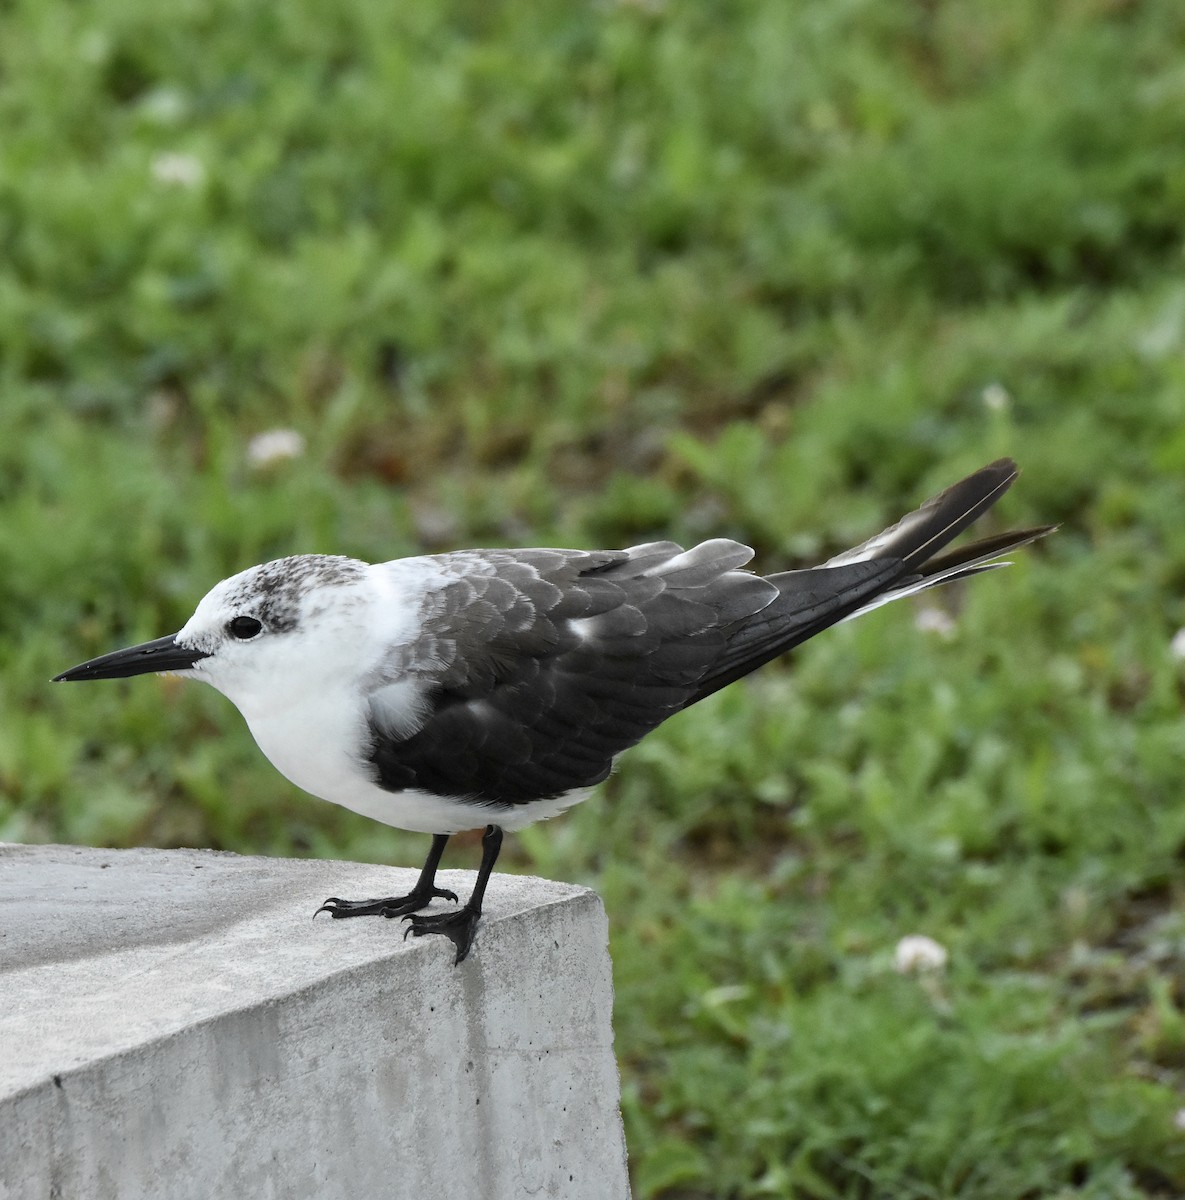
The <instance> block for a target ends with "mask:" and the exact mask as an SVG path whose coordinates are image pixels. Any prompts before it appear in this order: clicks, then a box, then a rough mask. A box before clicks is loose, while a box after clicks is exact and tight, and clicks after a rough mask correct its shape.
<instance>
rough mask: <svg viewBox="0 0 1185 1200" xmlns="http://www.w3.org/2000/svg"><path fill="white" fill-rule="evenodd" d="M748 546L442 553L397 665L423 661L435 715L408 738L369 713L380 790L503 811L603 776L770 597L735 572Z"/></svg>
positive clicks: (759, 583) (680, 702)
mask: <svg viewBox="0 0 1185 1200" xmlns="http://www.w3.org/2000/svg"><path fill="white" fill-rule="evenodd" d="M751 553H752V552H751V551H749V550H748V549H747V548H745V547H742V546H739V545H738V544H737V543H735V542H725V541H718V542H712V543H704V544H703V545H702V546H699V547H696V548H695V549H694V550H692V551H684V550H683V549H682V548H681V547H679V546H676V545H674V544H673V543H657V544H654V545H649V546H643V547H637V548H636V549H634V550H622V551H604V552H600V553H587V552H582V551H568V550H520V551H500V550H499V551H472V552H466V553H461V554H455V555H441V556H439V557H438V558H437V560H436V561H437V562H438V563H439V564H440V565H441V566H443V567H444V569H445V570H446V572H447V573H448V574H449V576H451V579H450V581H449V582H448V583H447V584H446V585H445V586H444V587H443V588H440V589H438V590H437V591H436V592H434V593H433V595H432V596H431V597H429V599H428V601H427V602H426V610H425V612H424V614H423V616H424V627H425V630H426V631H427V632H426V633H425V635H424V636H422V637H421V639H420V640H419V642H417V643H416V644H415V645H413V646H411V647H408V648H406V651H405V652H404V653H403V654H401V655H400V660H401V662H400V667H399V670H400V673H403V674H406V673H407V672H408V671H410V670H414V666H413V664H415V663H417V662H418V663H428V664H431V666H430V669H429V670H428V671H427V672H426V673H425V675H424V676H423V679H424V682H425V683H426V684H427V685H428V686H429V697H428V705H427V708H428V711H427V713H426V715H425V718H424V720H423V723H422V725H421V726H420V728H419V729H418V730H417V731H416V732H414V733H412V734H411V736H408V737H399V736H398V735H397V734H395V733H393V732H392V731H391V730H390V729H385V728H383V726H382V723H381V721H379V720H377V719H372V732H373V734H374V743H373V748H372V751H371V760H372V762H373V763H374V765H375V767H376V768H377V771H378V777H379V780H380V782H381V784H382V786H384V787H386V788H390V789H392V790H399V789H402V788H421V789H423V790H426V791H430V792H434V793H437V794H441V795H448V796H457V797H468V798H472V799H474V800H479V801H483V802H485V803H494V804H508V805H511V804H520V803H525V802H527V801H530V800H537V799H541V798H544V797H548V796H558V795H561V794H563V793H564V792H567V791H570V790H571V789H573V788H578V787H588V786H591V785H592V784H595V783H599V782H600V781H601V780H603V779H604V778H605V777H606V776H607V775H608V774H609V771H610V769H611V767H612V763H613V759H614V757H615V756H616V755H617V754H619V753H620V752H621V751H622V750H624V749H625V748H626V747H627V746H631V745H633V744H634V743H635V742H636V741H638V739H639V738H641V737H642V736H643V735H644V734H646V733H648V732H649V731H650V730H651V729H653V728H654V727H655V726H656V725H659V724H661V723H662V722H663V721H664V720H666V718H667V717H669V716H670V715H671V714H672V713H675V712H677V711H678V710H679V709H681V708H683V707H684V706H685V705H686V704H687V702H688V700H689V698H690V697H691V696H692V695H693V694H694V691H695V688H696V685H697V684H698V682H699V680H700V679H701V678H702V677H703V676H704V675H705V674H706V673H707V672H708V671H709V670H710V669H711V667H712V664H713V663H714V662H716V661H717V659H718V658H719V655H720V653H721V651H722V650H723V648H724V647H725V645H726V642H727V635H728V631H729V630H730V629H731V628H732V627H734V626H735V625H736V624H737V623H739V622H743V621H745V620H748V619H749V618H751V617H752V616H753V615H754V614H755V613H757V612H759V611H760V610H761V609H762V608H764V607H765V606H766V605H768V604H769V603H770V602H771V601H772V600H773V599H775V598H776V597H777V590H776V588H775V587H773V586H772V585H771V584H768V583H766V582H765V581H764V580H762V579H761V578H760V577H759V576H756V575H752V574H749V573H747V572H741V571H736V570H734V569H733V568H734V565H735V564H738V563H741V562H745V561H747V560H748V558H749V557H750V555H751Z"/></svg>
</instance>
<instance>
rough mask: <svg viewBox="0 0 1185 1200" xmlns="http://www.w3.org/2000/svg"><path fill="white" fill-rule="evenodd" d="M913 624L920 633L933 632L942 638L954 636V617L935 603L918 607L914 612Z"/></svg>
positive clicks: (947, 638)
mask: <svg viewBox="0 0 1185 1200" xmlns="http://www.w3.org/2000/svg"><path fill="white" fill-rule="evenodd" d="M913 626H914V628H915V629H917V630H918V631H919V632H921V633H933V634H935V635H936V636H937V637H940V638H943V639H944V640H949V639H950V638H952V637H954V636H955V621H954V618H953V617H952V616H951V615H950V613H948V612H947V611H946V610H945V609H941V608H939V607H938V606H937V605H935V604H926V605H923V606H922V607H921V608H919V609H918V610H917V612H916V613H915V614H914V618H913Z"/></svg>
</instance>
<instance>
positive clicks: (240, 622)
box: [226, 617, 263, 642]
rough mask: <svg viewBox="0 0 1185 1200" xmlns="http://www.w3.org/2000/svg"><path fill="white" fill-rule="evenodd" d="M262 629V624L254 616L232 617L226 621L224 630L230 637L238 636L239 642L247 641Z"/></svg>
mask: <svg viewBox="0 0 1185 1200" xmlns="http://www.w3.org/2000/svg"><path fill="white" fill-rule="evenodd" d="M261 629H263V624H262V622H260V621H257V620H256V619H255V618H254V617H232V618H231V620H229V621H228V622H227V623H226V630H227V632H228V633H229V634H230V636H231V637H235V638H238V639H239V641H240V642H249V641H250V640H251V639H252V638H253V637H255V635H256V634H257V633H259V632H260V630H261Z"/></svg>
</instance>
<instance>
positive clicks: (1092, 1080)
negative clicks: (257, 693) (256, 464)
mask: <svg viewBox="0 0 1185 1200" xmlns="http://www.w3.org/2000/svg"><path fill="white" fill-rule="evenodd" d="M1183 51H1185V9H1182V8H1181V6H1180V5H1179V4H1178V3H1177V2H1176V0H1144V2H1140V3H1124V2H1121V0H1058V2H1055V3H1050V2H1049V0H1001V2H999V3H996V4H992V5H976V4H971V3H965V2H958V0H934V2H932V3H920V2H918V3H912V2H907V0H892V2H891V3H884V2H883V0H882V2H879V3H876V2H873V0H852V2H849V3H836V2H835V0H802V2H800V3H786V2H785V0H737V2H736V3H732V4H702V5H691V4H676V3H674V2H673V0H665V2H664V0H634V2H630V3H626V2H624V0H621V2H618V3H611V2H609V0H605V2H603V3H598V4H588V5H570V4H558V3H554V4H553V3H546V2H544V3H530V4H528V3H524V2H518V3H516V2H511V3H506V4H500V5H488V4H477V3H470V4H466V3H460V2H457V3H439V4H432V5H391V4H387V3H381V2H380V0H334V3H328V2H327V0H291V2H290V3H286V4H283V5H275V4H268V5H264V4H260V3H255V2H253V0H249V2H248V3H241V2H239V0H235V2H234V3H231V2H230V0H215V2H214V3H210V2H209V0H202V3H197V2H196V0H183V2H182V3H179V4H175V5H171V6H169V7H168V8H167V9H162V8H161V7H160V6H159V5H155V4H149V3H147V2H145V0H108V2H107V3H105V4H97V3H94V2H91V3H86V2H83V3H70V4H67V3H65V2H64V0H51V2H49V3H44V2H36V3H35V2H33V0H14V2H13V3H11V4H8V5H6V6H4V8H3V10H2V11H0V127H2V128H3V130H4V134H3V136H2V137H0V247H2V250H3V262H4V268H3V270H2V271H0V382H2V389H3V390H2V392H0V677H2V678H3V686H2V688H0V837H3V838H7V839H10V840H27V841H40V840H63V841H76V842H85V843H94V844H102V845H133V844H154V845H163V846H172V845H202V846H214V847H221V848H229V849H235V850H240V851H245V852H253V853H270V854H319V855H320V854H324V855H329V854H332V855H343V856H351V857H357V858H364V859H373V860H378V861H394V862H401V863H406V864H414V863H418V861H419V860H420V858H421V856H422V854H423V851H424V844H423V839H422V838H416V837H413V836H411V835H405V834H402V833H399V832H398V831H393V830H388V829H385V828H383V827H380V826H377V825H375V824H373V823H370V822H367V821H365V820H363V819H362V818H356V817H355V816H353V815H352V814H350V813H346V812H342V811H337V810H334V809H331V808H330V807H329V806H327V805H324V804H321V803H319V802H316V801H313V800H310V799H308V798H306V797H303V796H300V795H298V794H296V793H295V792H294V790H293V789H292V788H290V787H289V786H288V785H287V784H285V783H284V781H283V780H282V779H280V778H279V776H278V775H277V774H276V773H275V772H274V771H273V770H272V769H271V768H270V767H269V766H268V765H267V764H266V762H264V761H263V760H262V758H261V756H260V755H259V754H258V752H257V751H256V750H255V749H254V747H253V746H252V745H251V743H250V739H249V737H248V735H247V733H246V731H245V729H244V728H243V726H242V724H241V722H240V720H239V718H238V717H237V716H236V714H235V713H234V712H233V710H231V709H230V707H229V706H228V705H227V704H226V703H225V702H224V701H223V700H222V699H221V698H220V697H218V696H217V695H215V694H214V693H212V692H207V691H204V690H202V689H198V688H186V687H183V686H180V685H175V684H173V683H169V682H159V681H152V680H138V681H132V682H129V683H128V684H113V685H110V686H108V687H102V688H101V687H95V688H93V689H86V690H85V693H84V692H83V691H82V690H77V689H73V688H61V689H54V688H50V687H48V686H47V683H46V681H47V680H48V678H49V677H50V676H51V675H53V674H54V673H55V672H57V671H58V670H61V669H63V668H64V667H66V666H69V665H71V664H73V663H74V662H77V661H79V660H81V659H82V658H85V657H87V656H89V655H92V654H97V653H100V652H102V651H104V650H107V649H111V648H114V647H115V646H118V645H120V644H123V643H126V642H129V641H132V640H136V639H141V638H148V637H154V636H158V635H159V634H161V633H164V632H167V631H170V630H173V629H176V628H177V627H179V625H180V624H181V623H182V622H183V621H184V619H185V618H186V617H187V616H188V614H189V612H190V610H191V609H192V606H193V604H194V603H195V602H196V600H197V599H198V598H199V597H200V596H201V595H202V594H203V593H204V592H205V590H206V589H207V588H208V587H209V586H210V584H211V583H213V582H214V581H215V580H217V579H219V578H221V577H223V576H225V575H227V574H229V573H231V572H233V571H235V570H238V569H240V568H242V567H244V566H246V565H249V564H251V563H254V562H257V561H260V560H262V559H264V558H267V557H272V556H276V555H280V554H286V553H293V552H298V551H332V552H345V553H351V554H356V555H359V556H361V557H364V558H369V559H384V558H390V557H396V556H399V555H401V554H405V553H412V552H417V551H419V550H422V549H428V550H436V549H442V548H447V547H452V546H460V545H472V544H515V543H520V544H522V543H533V544H548V543H551V544H556V543H559V544H568V545H596V544H628V543H629V542H631V541H640V540H644V539H647V538H650V537H653V536H674V537H677V538H681V539H695V538H700V537H705V536H735V537H739V538H741V539H742V540H745V541H748V542H750V543H751V544H753V545H754V546H755V547H756V548H757V549H758V551H759V553H760V560H759V562H760V565H761V566H762V567H763V568H767V569H776V568H779V567H784V566H786V565H793V564H801V563H803V562H806V561H809V560H811V559H817V558H819V557H820V556H826V555H827V554H828V553H830V552H832V551H833V550H835V549H836V548H838V547H840V546H842V545H844V544H847V543H851V542H854V541H858V540H862V539H863V538H864V537H866V536H867V535H868V534H869V533H871V532H872V531H874V530H875V529H878V528H880V527H881V526H882V525H883V524H885V523H887V522H888V521H890V520H892V519H895V518H896V517H897V516H898V515H900V513H901V512H903V511H904V510H905V508H906V507H907V506H909V505H911V504H913V503H914V502H916V501H918V500H920V499H922V498H923V497H924V496H925V495H927V494H929V493H930V492H932V491H935V490H937V489H938V488H939V487H941V486H943V485H944V484H945V483H947V482H950V481H951V480H953V479H954V478H956V477H958V475H959V474H960V473H962V472H965V471H967V470H970V469H972V468H974V467H975V466H978V465H980V464H981V463H982V462H986V461H987V460H989V459H990V458H993V457H996V456H998V455H1001V454H1012V455H1014V456H1015V457H1017V458H1018V459H1019V460H1020V461H1021V463H1022V465H1023V466H1024V468H1025V474H1024V476H1023V478H1022V479H1021V481H1020V483H1019V484H1018V485H1017V487H1016V488H1015V489H1014V492H1013V493H1012V494H1010V495H1009V496H1008V498H1007V499H1006V500H1005V501H1004V502H1003V503H1002V504H1001V505H1000V511H999V513H998V514H993V516H992V517H991V518H990V519H989V520H987V521H985V522H984V527H985V528H993V527H999V525H1000V523H1001V522H1008V523H1015V524H1020V523H1026V522H1038V521H1059V522H1061V523H1062V525H1063V528H1062V530H1061V532H1059V533H1058V534H1057V536H1056V537H1054V538H1051V539H1049V540H1048V541H1047V542H1045V543H1042V544H1041V545H1039V546H1037V547H1034V548H1032V549H1030V550H1026V551H1024V552H1023V553H1022V554H1020V555H1019V556H1018V558H1019V559H1020V561H1018V563H1017V565H1016V566H1015V567H1014V568H1012V569H1011V570H1010V571H1008V572H1002V573H999V574H996V575H993V576H991V577H990V578H987V579H983V580H980V581H978V582H977V583H976V584H975V585H974V586H972V587H969V588H967V589H966V590H965V592H959V593H957V594H953V595H946V596H943V597H941V598H940V601H936V602H940V603H941V604H942V605H944V606H945V607H946V609H947V611H948V612H949V613H950V614H951V615H952V616H953V618H954V626H953V630H952V631H951V633H950V634H949V636H942V635H941V634H937V633H934V632H928V631H927V630H925V629H923V628H919V627H917V625H916V624H915V615H916V609H911V607H910V606H909V605H907V604H903V605H899V606H895V607H892V608H889V609H886V610H884V611H882V612H878V613H876V614H874V615H872V616H870V617H868V618H867V619H865V620H863V621H861V622H858V623H856V624H854V625H851V626H845V627H843V628H840V629H836V630H833V631H830V632H828V633H827V634H826V635H824V636H823V637H820V638H819V639H818V640H817V641H816V642H813V643H811V644H810V645H809V646H807V647H805V648H804V649H803V650H802V651H801V652H800V653H798V654H797V655H796V657H795V661H794V664H793V670H792V671H791V670H790V669H789V665H788V664H787V665H785V666H782V667H777V668H770V669H767V670H766V671H764V672H763V673H761V674H760V675H759V676H757V677H755V678H754V679H752V680H750V681H747V682H746V683H745V684H742V685H738V686H736V687H733V688H731V689H729V690H728V691H726V692H724V693H722V694H720V695H718V696H716V697H714V698H713V699H711V700H709V701H707V702H705V703H704V704H702V705H701V706H699V707H697V708H696V709H693V710H691V711H689V712H687V713H685V714H682V715H681V716H680V717H678V718H676V719H674V720H672V721H671V722H669V724H668V725H667V726H665V727H664V728H663V729H662V730H660V731H659V732H658V733H657V734H655V735H653V736H652V737H651V738H649V739H648V740H647V741H646V742H644V743H643V744H642V745H641V746H639V747H638V748H637V749H636V750H634V751H632V752H631V753H630V754H628V755H626V756H625V758H624V759H623V761H622V763H621V765H620V768H619V770H618V771H617V773H616V774H615V775H614V777H613V778H612V779H611V780H610V781H609V783H608V784H607V785H606V786H605V787H604V788H602V789H601V791H600V794H599V795H597V796H596V797H595V798H593V799H591V800H590V801H588V802H587V803H586V804H585V805H583V806H581V807H580V808H578V809H576V810H574V811H573V812H572V813H570V814H569V815H567V816H566V817H564V818H563V819H561V820H558V821H556V822H554V823H552V824H549V825H546V826H542V827H535V828H532V829H531V830H528V831H527V832H526V833H524V834H523V835H522V836H521V837H519V838H517V839H513V846H512V847H510V848H509V849H508V853H507V856H506V866H507V867H508V868H510V869H515V870H525V871H533V872H538V873H542V874H546V875H550V876H554V877H557V878H563V879H570V880H575V881H580V882H586V883H589V884H591V885H593V886H595V887H596V888H597V889H598V890H599V891H600V892H601V893H602V895H603V896H604V897H605V901H606V904H607V906H608V908H609V912H610V919H611V928H612V950H613V956H614V963H615V971H616V981H617V1008H616V1024H617V1031H618V1050H619V1055H620V1060H621V1065H622V1073H623V1087H624V1102H625V1112H626V1120H627V1132H628V1139H629V1144H630V1152H631V1160H632V1169H633V1176H634V1181H635V1188H636V1194H637V1195H638V1196H639V1197H640V1198H650V1197H653V1198H656V1200H657V1198H662V1200H705V1198H707V1197H719V1198H724V1197H730V1198H732V1197H745V1198H749V1197H795V1198H799V1197H809V1198H816V1197H817V1198H819V1200H823V1198H828V1200H830V1198H833V1197H869V1198H872V1197H876V1198H880V1197H893V1198H897V1197H901V1198H905V1197H918V1198H931V1197H934V1198H937V1197H966V1198H976V1200H978V1198H983V1200H997V1198H999V1197H1001V1196H1007V1197H1026V1198H1027V1197H1059V1198H1068V1197H1097V1198H1100V1200H1101V1198H1103V1197H1107V1198H1112V1197H1119V1198H1127V1197H1132V1198H1134V1197H1162V1196H1170V1195H1179V1194H1181V1193H1182V1192H1183V1191H1185V1134H1183V1133H1182V1132H1181V1131H1180V1130H1179V1129H1178V1128H1177V1127H1176V1126H1175V1124H1174V1116H1175V1114H1176V1113H1177V1112H1178V1110H1181V1109H1185V971H1183V968H1182V963H1183V962H1185V915H1183V913H1185V904H1183V901H1185V881H1183V870H1182V862H1183V860H1185V805H1183V804H1182V802H1181V795H1182V789H1183V786H1185V729H1183V728H1182V720H1181V698H1182V694H1183V687H1182V685H1183V683H1185V667H1183V666H1182V665H1181V664H1180V663H1178V662H1177V661H1176V660H1175V659H1174V658H1173V656H1172V654H1171V653H1170V648H1169V645H1170V641H1171V639H1172V636H1173V634H1174V633H1175V631H1176V630H1177V629H1178V628H1179V627H1180V626H1182V625H1185V602H1183V601H1182V594H1183V591H1185V521H1183V520H1182V513H1183V512H1185V420H1183V417H1185V283H1182V278H1183V276H1182V267H1183V266H1185V253H1183V251H1185V245H1183V237H1182V225H1181V212H1182V211H1183V206H1185V155H1182V153H1181V146H1182V145H1185V71H1183V70H1182V67H1181V63H1182V61H1185V58H1183ZM169 155H173V156H177V155H180V156H183V157H182V158H181V159H180V160H178V159H177V158H173V159H169V158H167V157H164V156H169ZM276 427H283V428H294V429H296V430H298V431H299V432H300V433H302V434H303V435H304V436H305V438H306V439H307V443H308V450H307V453H306V454H305V456H304V457H302V458H298V459H295V460H292V461H289V462H282V463H276V464H274V465H273V466H271V467H270V468H268V469H264V470H258V469H253V468H252V467H251V466H250V465H249V462H248V459H247V454H246V447H247V443H248V441H249V439H250V438H251V437H252V436H254V435H255V434H258V433H260V432H263V431H265V430H268V429H271V428H276ZM10 919H14V920H15V919H19V915H15V916H14V915H12V914H10ZM912 933H924V934H927V935H929V936H931V937H933V938H935V939H937V940H938V941H939V942H941V943H942V944H943V945H944V946H945V947H946V948H947V950H948V951H949V955H950V960H949V964H948V967H947V969H946V970H945V972H942V973H940V974H937V975H931V976H921V977H918V976H903V975H901V974H899V973H898V972H897V971H896V970H895V969H894V967H893V950H894V947H895V945H896V943H897V941H898V940H899V939H900V938H901V937H902V936H904V935H907V934H912Z"/></svg>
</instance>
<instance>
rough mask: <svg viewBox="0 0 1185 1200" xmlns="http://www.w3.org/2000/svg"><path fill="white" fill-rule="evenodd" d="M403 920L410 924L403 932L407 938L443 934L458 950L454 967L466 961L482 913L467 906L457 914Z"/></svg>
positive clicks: (422, 916) (413, 917) (412, 917)
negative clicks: (409, 935)
mask: <svg viewBox="0 0 1185 1200" xmlns="http://www.w3.org/2000/svg"><path fill="white" fill-rule="evenodd" d="M403 919H404V920H405V921H407V922H408V927H407V928H406V929H405V930H404V931H403V936H404V937H405V938H406V937H407V935H408V934H409V933H410V934H411V935H412V936H413V937H423V936H424V934H426V933H443V934H444V936H445V937H446V938H448V939H449V940H450V941H451V942H452V943H453V945H454V946H456V948H457V957H456V958H454V959H453V966H456V965H457V963H459V962H462V961H463V960H464V958H465V956H466V955H467V954H468V953H469V948H470V946H472V945H473V935H474V934H475V933H476V932H477V923H478V921H480V920H481V913H480V912H475V911H474V910H473V909H471V908H470V907H469V905H468V904H466V905H465V907H464V908H458V909H457V911H456V912H445V913H425V914H423V915H421V914H419V913H417V914H415V915H414V916H407V917H404V918H403Z"/></svg>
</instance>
